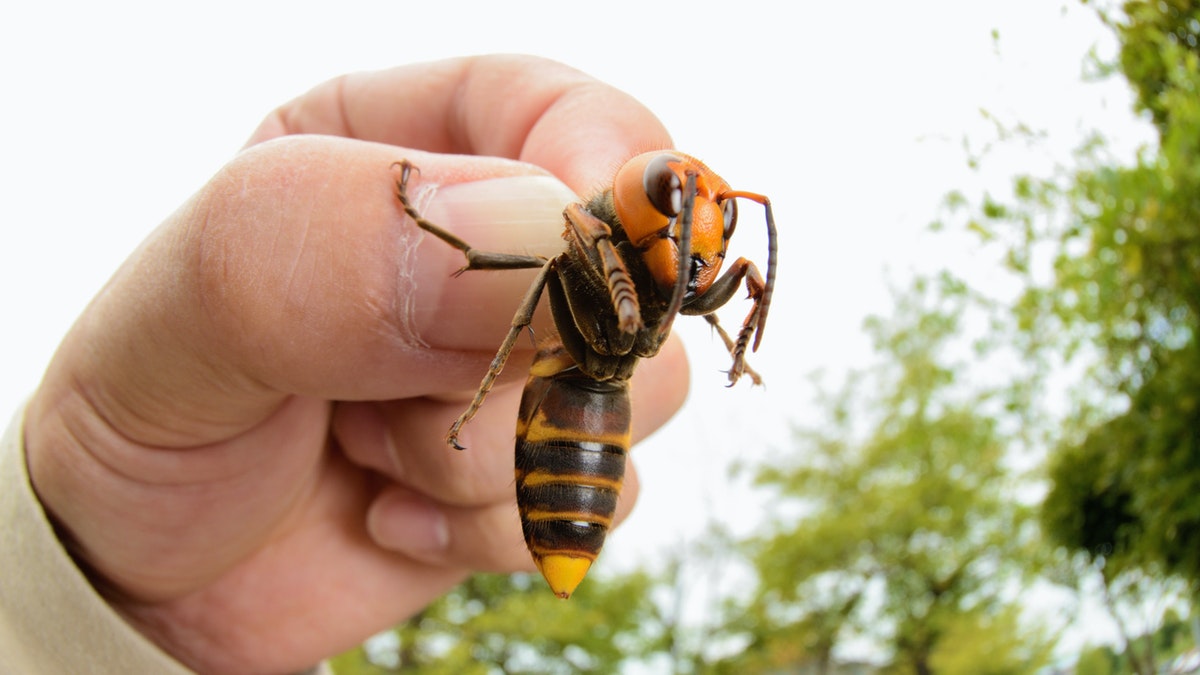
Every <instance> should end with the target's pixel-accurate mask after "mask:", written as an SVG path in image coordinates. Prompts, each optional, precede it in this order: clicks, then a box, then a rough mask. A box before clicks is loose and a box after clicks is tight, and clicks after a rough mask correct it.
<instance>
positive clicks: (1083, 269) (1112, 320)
mask: <svg viewBox="0 0 1200 675" xmlns="http://www.w3.org/2000/svg"><path fill="white" fill-rule="evenodd" d="M1100 13H1101V16H1102V17H1103V18H1104V20H1105V21H1106V22H1107V23H1108V25H1110V26H1111V27H1112V29H1113V30H1114V31H1115V34H1116V36H1117V38H1118V40H1119V42H1120V53H1119V55H1118V56H1117V58H1116V59H1115V61H1114V63H1111V64H1102V67H1101V68H1100V71H1101V72H1109V73H1119V74H1121V75H1122V76H1123V77H1124V78H1125V79H1126V80H1127V81H1128V82H1129V84H1130V86H1131V87H1132V89H1133V91H1134V92H1135V94H1136V108H1137V110H1138V111H1139V112H1141V113H1144V114H1145V115H1146V116H1147V118H1148V119H1149V120H1150V121H1151V122H1152V124H1153V126H1154V129H1155V131H1156V132H1157V140H1156V143H1154V144H1153V145H1152V146H1151V147H1145V148H1143V149H1142V150H1141V151H1140V152H1139V153H1138V155H1137V156H1136V158H1134V160H1133V161H1132V162H1129V161H1127V160H1125V161H1118V160H1117V159H1115V158H1114V157H1113V156H1111V155H1110V154H1109V153H1108V151H1107V147H1106V145H1105V143H1104V141H1103V138H1102V137H1101V136H1099V135H1097V137H1096V138H1095V139H1093V141H1092V142H1090V143H1088V144H1086V145H1085V146H1084V147H1082V148H1081V149H1080V151H1079V153H1078V154H1077V156H1076V158H1075V159H1074V163H1073V165H1071V166H1068V167H1064V168H1062V169H1061V170H1060V171H1058V172H1057V173H1055V174H1054V175H1052V176H1049V177H1036V176H1020V177H1018V178H1016V179H1015V180H1014V183H1013V192H1012V198H1011V200H1008V201H1006V200H1004V199H999V198H996V197H994V196H987V197H985V198H984V199H983V200H982V203H981V204H980V206H979V207H978V209H977V215H976V216H975V217H974V218H972V219H971V224H970V227H971V229H972V230H973V231H976V232H979V233H982V234H983V235H984V236H985V238H986V239H989V240H992V241H1001V242H1004V244H1005V246H1006V249H1007V250H1006V252H1005V259H1006V260H1007V262H1008V265H1009V269H1010V270H1011V271H1013V272H1014V273H1016V275H1017V277H1018V278H1019V279H1021V280H1022V281H1023V282H1024V284H1025V289H1024V292H1023V293H1022V294H1021V295H1020V297H1019V299H1018V300H1017V301H1016V303H1015V304H1014V316H1015V318H1016V320H1017V324H1016V325H1017V326H1018V332H1017V334H1016V339H1018V340H1022V341H1023V342H1024V344H1026V345H1028V346H1029V348H1030V352H1031V353H1033V352H1035V351H1036V352H1040V354H1039V356H1038V358H1039V359H1041V360H1042V361H1043V362H1055V361H1057V362H1061V363H1071V362H1073V361H1078V360H1079V358H1080V356H1081V355H1082V356H1084V357H1087V356H1092V355H1094V357H1095V359H1094V361H1095V367H1094V368H1092V369H1091V370H1090V372H1089V373H1088V376H1087V378H1086V379H1085V380H1084V383H1083V385H1082V387H1081V388H1080V389H1078V390H1077V391H1078V392H1080V394H1079V398H1078V401H1077V407H1078V409H1077V411H1076V414H1075V415H1074V417H1073V418H1070V419H1066V420H1064V425H1063V429H1064V430H1063V433H1061V434H1060V435H1059V437H1058V439H1057V443H1056V444H1057V447H1058V449H1057V451H1056V453H1055V455H1054V457H1053V458H1052V460H1051V462H1050V466H1049V476H1050V478H1051V480H1052V488H1051V490H1050V493H1049V494H1048V496H1047V498H1046V501H1045V505H1044V510H1043V513H1042V521H1043V523H1044V524H1045V527H1046V529H1047V531H1048V533H1049V534H1050V535H1051V536H1052V537H1053V538H1054V539H1055V540H1056V541H1057V542H1059V543H1060V544H1062V545H1064V546H1066V547H1068V548H1070V549H1072V550H1075V551H1079V552H1081V553H1083V554H1084V555H1086V556H1088V557H1089V558H1091V560H1092V561H1093V563H1094V564H1099V565H1101V567H1102V569H1103V574H1104V576H1105V579H1106V581H1107V582H1108V583H1110V584H1111V583H1112V582H1113V581H1114V580H1116V579H1117V578H1118V577H1119V576H1120V574H1121V573H1122V572H1123V571H1125V570H1129V569H1133V570H1142V571H1144V572H1146V573H1148V574H1163V573H1165V574H1166V575H1171V576H1176V577H1179V578H1182V579H1185V580H1187V582H1188V583H1189V584H1191V586H1192V589H1191V593H1192V594H1193V595H1194V594H1196V593H1197V589H1200V435H1198V431H1197V430H1198V429H1200V340H1198V339H1197V336H1198V335H1200V226H1198V224H1200V3H1197V2H1195V1H1193V0H1129V1H1127V2H1124V3H1123V4H1122V5H1120V6H1119V7H1102V8H1101V9H1100ZM1047 252H1049V256H1048V257H1049V258H1051V259H1052V265H1051V266H1050V268H1049V269H1048V270H1046V269H1041V268H1039V266H1038V264H1037V261H1038V260H1039V259H1044V258H1046V257H1047V256H1046V254H1047ZM1047 271H1048V272H1049V275H1048V276H1049V278H1048V280H1047V279H1046V278H1045V276H1044V275H1043V272H1047ZM1196 625H1197V628H1198V630H1196V633H1197V639H1200V623H1197V624H1196ZM1147 653H1149V650H1147ZM1132 656H1133V655H1132V654H1131V657H1132ZM1135 660H1136V659H1135ZM1137 668H1138V670H1140V671H1143V672H1148V671H1149V670H1151V669H1152V663H1151V662H1149V661H1147V660H1144V661H1143V662H1142V663H1141V664H1140V665H1139V666H1137Z"/></svg>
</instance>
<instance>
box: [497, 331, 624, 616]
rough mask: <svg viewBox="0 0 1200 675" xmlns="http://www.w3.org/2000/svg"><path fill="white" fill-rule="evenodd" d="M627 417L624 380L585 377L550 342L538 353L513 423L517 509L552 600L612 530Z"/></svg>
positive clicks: (565, 591) (578, 576)
mask: <svg viewBox="0 0 1200 675" xmlns="http://www.w3.org/2000/svg"><path fill="white" fill-rule="evenodd" d="M629 420H630V409H629V382H628V381H627V380H607V381H597V380H593V379H591V378H589V377H587V376H586V375H584V374H582V373H581V372H580V371H579V369H578V368H577V367H576V366H575V362H574V361H572V360H571V358H570V356H568V355H567V354H566V351H565V350H564V349H563V347H562V345H561V344H560V343H558V342H557V341H555V342H554V343H552V344H549V345H546V346H543V347H542V349H540V350H539V351H538V355H537V357H536V358H535V360H534V363H533V367H532V368H531V369H530V376H529V381H528V382H527V383H526V385H525V393H524V395H523V396H522V398H521V411H520V415H519V416H518V418H517V446H516V478H517V507H518V509H519V510H520V512H521V526H522V528H523V529H524V532H525V544H526V546H528V547H529V552H530V553H531V554H532V555H533V560H534V562H535V563H537V566H538V569H539V570H541V572H542V575H543V576H545V577H546V581H548V582H549V583H550V587H551V589H553V591H554V593H555V594H556V595H558V596H559V597H563V598H566V597H568V596H570V595H571V593H572V592H573V591H574V590H575V587H576V586H577V585H578V584H579V582H580V581H581V580H582V579H583V577H584V575H586V574H587V571H588V568H590V567H591V565H592V561H594V560H595V559H596V556H597V555H598V554H599V553H600V548H601V547H602V546H603V545H604V537H605V535H606V534H607V533H608V528H609V527H610V526H611V525H612V520H613V514H614V513H615V512H616V509H617V497H618V495H619V494H620V492H621V481H622V479H623V478H624V475H625V455H626V452H627V451H628V450H629Z"/></svg>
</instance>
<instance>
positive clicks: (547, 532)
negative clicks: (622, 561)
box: [521, 520, 608, 558]
mask: <svg viewBox="0 0 1200 675" xmlns="http://www.w3.org/2000/svg"><path fill="white" fill-rule="evenodd" d="M521 527H522V529H523V530H524V531H525V544H526V545H527V546H528V547H529V550H530V551H533V552H534V554H535V555H537V554H539V553H541V554H546V553H571V552H576V553H585V554H587V557H589V558H595V557H596V554H598V553H599V552H600V549H601V548H602V547H603V546H604V537H605V536H606V535H607V534H608V528H606V527H604V526H603V525H597V524H595V523H580V522H574V521H565V520H549V521H543V522H538V523H531V522H528V521H526V522H523V523H521Z"/></svg>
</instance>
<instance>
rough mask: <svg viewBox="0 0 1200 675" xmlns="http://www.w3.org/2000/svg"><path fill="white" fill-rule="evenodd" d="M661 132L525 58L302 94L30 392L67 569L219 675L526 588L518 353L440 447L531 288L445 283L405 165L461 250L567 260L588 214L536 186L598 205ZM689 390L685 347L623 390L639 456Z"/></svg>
mask: <svg viewBox="0 0 1200 675" xmlns="http://www.w3.org/2000/svg"><path fill="white" fill-rule="evenodd" d="M303 134H322V135H303ZM669 143H670V140H669V138H668V136H667V134H666V132H665V131H664V130H663V128H662V127H661V125H660V124H659V123H658V121H657V120H656V119H655V118H654V117H653V116H652V115H651V114H650V113H649V112H648V111H646V110H645V109H644V108H643V107H641V106H640V105H639V104H637V103H636V102H635V101H633V100H632V99H630V98H629V97H628V96H625V95H624V94H621V93H619V92H617V91H615V90H613V89H611V88H609V87H606V86H604V85H602V84H600V83H597V82H595V81H594V80H591V79H589V78H587V77H586V76H584V75H582V74H580V73H577V72H575V71H573V70H570V69H568V68H565V67H563V66H560V65H558V64H554V63H550V62H546V61H542V60H537V59H530V58H522V57H484V58H478V59H465V60H455V61H446V62H437V63H430V64H421V65H415V66H409V67H404V68H398V69H394V70H389V71H384V72H377V73H365V74H356V75H350V76H346V77H343V78H340V79H338V80H335V81H333V82H330V83H327V84H325V85H322V86H320V87H318V88H316V89H314V90H313V91H312V92H310V93H308V94H306V95H305V96H303V97H301V98H299V99H297V100H295V101H293V102H291V103H289V104H287V105H285V106H284V107H283V108H281V109H280V110H279V111H277V112H276V113H275V114H274V115H272V116H271V117H270V118H268V120H267V121H266V122H264V123H263V125H262V126H261V127H260V128H259V130H258V131H257V132H256V133H255V134H254V136H253V137H252V139H251V143H250V147H248V148H247V149H246V150H244V151H243V152H242V153H240V154H239V155H238V156H237V157H236V158H234V159H233V160H232V161H231V162H230V163H229V164H228V165H227V166H226V167H224V168H223V169H222V170H221V171H220V172H219V173H218V174H217V175H216V176H215V177H214V178H213V179H212V180H211V181H210V182H209V183H208V184H207V185H205V186H204V187H203V188H202V189H201V190H200V192H199V193H197V195H196V196H195V197H193V198H192V199H191V200H190V201H189V202H188V203H186V204H185V205H184V206H183V207H181V208H180V209H179V210H178V211H177V212H176V213H175V214H173V215H172V216H171V217H170V218H168V219H167V221H166V222H165V223H164V224H163V225H162V226H161V227H160V228H159V229H158V230H157V231H156V232H155V233H154V234H153V235H151V237H150V238H149V239H147V241H146V242H144V243H143V245H142V246H141V247H140V248H139V249H138V250H137V251H136V252H135V253H134V254H133V255H132V256H131V257H130V258H129V260H127V261H126V263H125V264H124V265H123V266H122V268H121V269H120V270H119V271H118V272H117V273H116V275H115V276H114V277H113V279H112V280H111V281H110V282H109V283H108V284H107V286H106V287H105V288H104V289H103V290H102V291H101V292H100V294H99V295H98V296H97V297H96V299H95V300H94V301H93V302H92V303H91V305H90V306H89V307H88V308H87V310H85V312H84V313H83V315H82V316H81V317H80V319H79V320H78V322H77V323H76V325H75V326H74V327H73V328H72V330H71V331H70V332H69V334H68V335H67V337H66V338H65V339H64V341H63V344H62V345H61V346H60V348H59V351H58V353H57V354H56V355H55V357H54V359H53V361H52V363H51V365H50V367H49V369H48V370H47V374H46V378H45V380H44V381H43V383H42V385H41V386H40V388H39V389H38V391H37V392H36V393H35V395H34V397H33V399H32V400H31V401H30V405H29V408H28V410H27V416H26V423H25V443H26V452H27V457H28V463H29V469H30V475H31V478H32V481H33V484H34V487H35V489H36V491H37V493H38V496H39V498H40V499H41V501H42V503H43V504H44V506H45V507H46V509H47V511H48V512H49V513H50V514H51V515H52V517H53V518H54V519H55V521H56V522H57V524H58V525H59V527H60V531H61V532H62V533H63V537H64V540H65V541H66V543H67V545H68V546H69V547H70V548H71V550H72V552H73V554H74V555H75V557H76V560H77V561H78V562H79V563H80V565H81V567H83V568H84V569H85V570H87V571H88V573H89V575H90V576H91V578H92V580H93V583H94V584H95V585H96V587H97V588H98V589H99V590H100V591H101V593H103V594H104V595H105V597H106V598H108V599H109V601H110V602H111V603H112V604H113V606H114V607H116V608H117V609H118V610H119V611H120V612H121V613H122V614H123V615H124V616H125V617H126V618H127V619H128V620H129V621H130V622H131V623H133V624H134V625H135V626H137V627H138V628H139V629H140V630H141V631H142V632H143V633H145V634H146V635H148V636H149V637H150V638H151V639H152V640H154V641H155V642H157V643H158V644H159V645H160V646H161V647H163V649H165V650H166V651H167V652H168V653H170V654H172V655H173V656H174V657H175V658H177V659H179V660H180V661H181V662H183V663H184V664H186V665H188V666H190V667H191V668H193V669H195V670H197V671H200V672H223V673H238V672H288V671H296V670H300V669H303V668H305V667H308V666H310V665H312V664H314V663H316V662H317V661H319V660H321V659H322V658H325V657H328V656H329V655H331V654H334V653H337V652H339V651H341V650H344V649H346V648H349V647H350V646H353V645H354V644H357V643H358V642H360V641H361V640H362V639H363V638H365V637H366V636H368V635H370V634H372V633H374V632H376V631H378V630H381V629H383V628H385V627H387V626H389V625H391V624H393V623H395V622H397V621H400V620H402V619H404V618H406V617H408V616H410V615H411V614H413V613H415V612H416V611H417V610H419V609H420V608H422V607H424V606H425V605H426V604H428V603H429V602H431V601H432V600H433V599H435V598H436V597H438V596H439V595H441V594H443V593H444V592H446V591H447V590H448V589H449V588H451V587H452V586H454V585H455V584H457V583H458V582H459V581H461V580H462V579H463V578H465V576H467V575H468V574H470V573H471V572H474V571H513V570H522V569H531V568H532V565H531V562H530V559H529V556H528V553H527V552H526V551H525V550H524V546H523V542H522V537H521V534H520V526H519V523H518V520H517V512H516V509H515V507H514V504H513V501H514V497H513V494H512V470H513V468H512V463H511V461H512V459H511V458H512V439H513V428H514V425H515V419H516V408H517V402H518V399H519V397H520V385H519V383H520V382H521V381H523V378H524V375H525V373H524V372H523V370H522V366H523V365H524V364H527V363H528V360H529V358H530V352H529V350H528V349H527V347H528V343H527V342H526V341H524V340H522V341H521V344H520V345H519V346H520V347H521V348H522V350H523V351H522V352H520V353H514V355H513V357H512V359H511V361H510V363H509V366H508V368H507V370H506V371H505V377H504V378H503V379H504V381H505V382H507V383H508V385H506V386H499V387H497V388H496V389H495V390H494V391H493V392H492V394H491V396H490V397H489V399H488V400H487V402H486V403H485V404H484V406H483V408H482V409H481V411H480V413H479V415H478V416H477V417H476V418H475V420H474V421H473V422H472V423H471V424H469V425H468V426H467V427H466V429H465V430H464V433H463V435H462V440H463V441H464V444H465V445H467V446H468V447H469V448H470V449H469V450H468V451H466V452H462V453H459V452H454V451H452V450H450V449H448V448H447V447H446V445H445V443H444V441H443V435H444V433H445V430H446V427H447V426H448V424H449V423H450V421H451V420H453V419H454V417H455V416H456V415H457V414H458V413H459V412H461V410H462V408H463V407H464V406H465V405H466V402H467V401H468V400H469V398H470V396H471V395H472V394H473V393H474V389H475V387H476V386H477V385H478V383H479V379H480V377H481V376H482V374H483V373H484V371H485V370H486V369H487V364H488V362H489V361H490V359H491V357H492V354H493V353H494V350H495V348H496V347H497V346H498V343H499V340H500V338H501V337H502V336H503V335H504V333H505V331H506V329H507V327H508V323H509V321H510V320H511V318H512V314H513V312H514V311H515V309H516V305H517V303H518V302H519V299H520V297H521V295H522V293H523V292H524V290H525V287H526V286H527V284H528V282H529V280H530V278H531V275H532V271H529V272H472V273H468V274H465V275H463V276H462V277H458V278H451V276H450V273H451V272H452V271H453V270H455V269H457V268H458V267H459V266H461V264H462V257H461V254H460V253H459V252H458V251H456V250H454V249H452V248H450V247H448V246H446V245H445V244H444V243H442V242H440V241H438V240H436V239H434V238H433V237H431V236H425V235H423V234H422V233H421V232H420V231H419V230H418V229H417V228H416V226H415V225H414V224H413V223H412V222H411V221H409V220H407V219H405V218H404V215H403V212H402V211H401V209H400V208H399V205H398V203H397V201H396V196H395V184H394V182H393V178H394V177H393V174H392V172H391V170H390V167H391V165H392V163H393V162H395V161H397V160H399V159H403V158H407V159H410V160H412V161H413V162H414V163H415V164H416V165H417V166H419V167H420V169H421V173H420V175H419V176H418V177H417V178H416V179H415V180H414V189H415V191H416V193H417V199H418V200H421V199H424V200H425V202H424V203H425V206H424V211H425V213H426V215H427V216H428V217H429V218H430V219H431V220H434V221H435V222H438V223H439V224H441V225H443V226H445V227H447V229H450V230H454V231H456V232H457V233H458V234H460V235H461V236H462V237H463V238H464V239H467V240H468V241H470V242H471V243H472V244H473V245H476V246H479V247H481V248H484V249H488V250H512V251H516V252H529V253H541V254H544V255H550V254H553V253H554V252H555V251H556V250H558V248H560V247H561V244H562V241H561V237H560V235H561V231H562V226H563V225H562V216H561V211H562V207H563V205H564V204H565V203H566V202H567V201H569V200H571V199H572V198H573V195H572V193H571V192H570V191H568V190H564V189H563V188H562V186H561V185H558V184H557V183H555V182H554V181H552V180H549V179H546V178H545V177H544V175H545V174H544V172H543V171H542V170H540V169H538V168H536V167H542V169H545V170H548V171H549V172H552V173H553V174H554V175H555V176H557V177H558V178H560V179H561V180H563V181H564V182H565V183H566V184H567V185H568V186H570V188H571V189H572V190H574V191H575V192H579V193H585V194H586V193H589V192H591V191H593V190H595V189H596V188H597V187H599V186H601V185H603V184H604V182H605V181H606V180H608V179H610V178H611V174H612V172H613V171H614V170H615V168H616V167H617V166H618V165H619V164H620V162H621V161H622V160H624V159H626V158H627V157H629V156H632V155H633V154H634V153H636V152H638V151H641V150H646V149H650V148H655V147H666V146H668V145H669ZM451 153H454V154H451ZM489 156H490V157H489ZM496 157H507V158H512V159H516V160H521V161H520V162H513V161H508V160H501V159H496ZM492 179H497V180H492ZM480 181H482V182H480ZM430 186H438V187H437V188H436V189H429V188H430ZM497 223H504V226H503V227H498V226H497ZM686 384H687V372H686V364H685V360H684V357H683V353H682V349H681V348H680V347H679V345H678V342H677V341H671V342H669V343H668V345H667V346H666V347H665V348H664V350H663V352H662V353H661V354H660V355H659V356H658V357H657V358H655V359H652V360H649V361H647V362H646V363H644V364H643V365H642V366H641V368H640V369H639V372H638V374H637V376H635V383H634V388H633V391H634V410H635V414H634V436H635V438H640V437H644V436H645V435H646V434H648V433H649V432H650V431H651V430H653V429H654V428H656V427H658V426H659V425H661V424H662V423H663V422H664V421H665V420H666V419H667V418H668V417H669V416H670V415H671V414H672V413H673V412H674V410H675V409H676V408H677V407H678V406H679V405H680V404H681V402H682V399H683V396H684V394H685V389H686ZM637 487H638V486H637V481H636V475H635V474H633V473H632V472H629V473H628V474H627V482H626V486H625V492H624V494H623V495H622V500H621V505H620V507H619V512H618V519H619V518H621V517H623V516H624V515H626V514H627V513H628V511H629V509H630V508H631V507H632V503H633V500H634V498H635V497H636V493H637ZM547 592H548V591H547Z"/></svg>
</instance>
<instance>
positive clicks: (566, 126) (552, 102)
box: [250, 55, 671, 195]
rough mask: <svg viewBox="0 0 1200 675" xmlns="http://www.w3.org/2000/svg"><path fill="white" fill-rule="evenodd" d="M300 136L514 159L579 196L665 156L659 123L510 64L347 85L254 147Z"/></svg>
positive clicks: (278, 118) (420, 69) (278, 115)
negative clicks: (636, 161)
mask: <svg viewBox="0 0 1200 675" xmlns="http://www.w3.org/2000/svg"><path fill="white" fill-rule="evenodd" d="M514 92H519V93H517V94H514ZM301 133H317V134H332V135H340V136H348V137H353V138H360V139H363V140H371V141H378V142H381V143H389V144H392V145H399V146H403V147H410V148H418V149H422V150H428V151H431V152H438V153H461V154H473V155H493V156H497V157H509V158H512V159H520V160H522V161H525V162H529V163H532V164H536V165H538V166H542V167H545V168H546V169H549V170H550V171H552V172H553V173H554V174H555V175H556V176H558V177H559V178H560V179H562V180H563V182H565V183H566V184H567V185H569V186H571V188H572V189H574V190H575V191H576V192H578V193H580V194H582V195H589V194H591V193H593V192H595V191H597V190H598V189H600V188H603V187H606V186H607V185H606V184H607V183H608V181H610V180H611V179H612V175H613V173H614V172H615V171H616V168H617V167H618V166H620V164H621V163H622V162H623V161H625V160H626V159H629V158H630V157H632V156H633V155H635V154H637V153H638V152H643V151H647V150H655V149H661V148H668V147H671V138H670V136H669V135H668V134H667V132H666V130H665V129H664V128H663V126H662V123H661V122H659V120H658V119H657V118H656V117H655V116H654V115H653V113H651V112H650V111H649V110H647V109H646V108H645V107H644V106H642V105H641V104H640V103H638V102H637V101H636V100H635V99H633V98H632V97H630V96H629V95H628V94H625V93H623V92H621V91H619V90H617V89H615V88H613V87H610V86H608V85H606V84H603V83H601V82H598V81H597V80H595V79H593V78H591V77H589V76H587V75H585V74H583V73H581V72H579V71H577V70H574V69H572V68H569V67H567V66H564V65H562V64H560V63H556V62H554V61H549V60H546V59H540V58H537V57H530V56H512V55H499V56H480V57H469V58H461V59H452V60H447V61H437V62H433V63H421V64H415V65H410V66H402V67H399V68H393V69H390V70H383V71H377V72H368V73H355V74H352V75H345V76H343V77H340V78H337V79H335V80H332V81H330V82H327V83H325V84H322V85H320V86H318V87H316V88H315V89H313V90H312V91H310V92H308V93H307V94H304V95H303V96H301V97H299V98H297V99H295V100H293V101H291V102H289V103H288V104H286V105H284V106H282V107H281V108H279V109H278V110H276V111H275V112H274V113H273V114H272V115H271V116H270V117H268V118H267V119H266V120H265V121H264V122H263V123H262V125H261V126H260V127H259V129H258V130H257V131H256V132H255V133H254V135H253V136H252V137H251V140H250V143H251V144H253V143H258V142H262V141H264V140H267V139H271V138H276V137H279V136H283V135H287V134H301Z"/></svg>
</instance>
